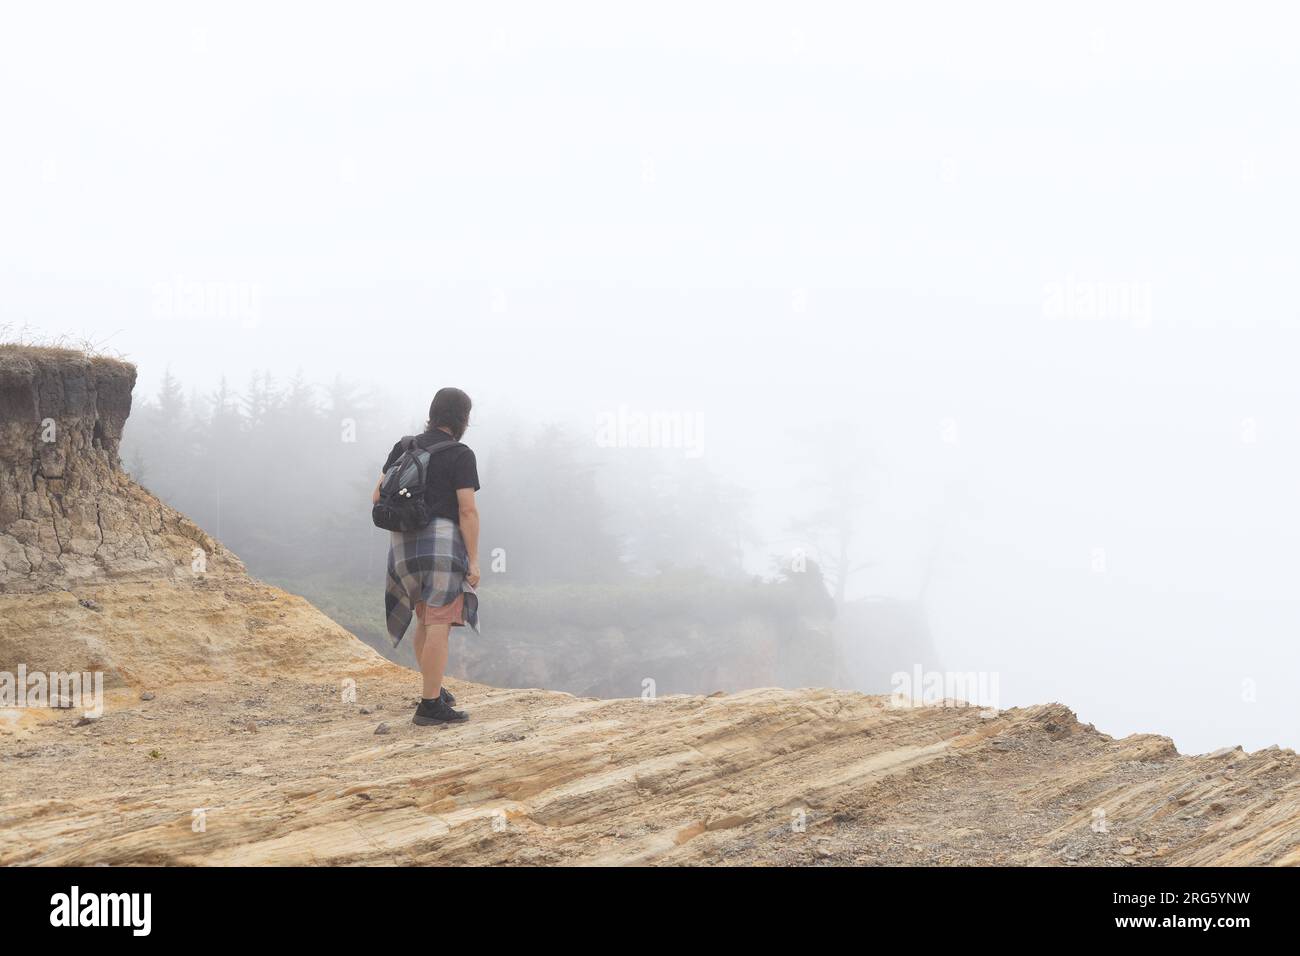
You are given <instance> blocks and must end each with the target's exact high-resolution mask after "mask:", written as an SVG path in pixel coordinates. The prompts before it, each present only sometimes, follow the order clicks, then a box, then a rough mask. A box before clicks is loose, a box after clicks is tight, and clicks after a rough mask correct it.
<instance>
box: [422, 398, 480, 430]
mask: <svg viewBox="0 0 1300 956" xmlns="http://www.w3.org/2000/svg"><path fill="white" fill-rule="evenodd" d="M473 407H474V403H473V402H471V401H470V400H469V396H468V395H466V394H465V393H464V392H462V391H461V390H460V389H458V388H440V389H438V394H436V395H434V396H433V401H432V402H430V403H429V420H428V422H426V423H425V426H424V430H425V431H427V432H431V431H433V430H434V429H435V428H446V429H447V430H449V431H450V432H451V437H452V438H454V439H456V440H457V441H460V436H462V435H464V434H465V429H467V428H469V410H470V409H471V408H473Z"/></svg>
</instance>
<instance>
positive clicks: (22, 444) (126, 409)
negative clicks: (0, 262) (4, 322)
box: [0, 346, 242, 593]
mask: <svg viewBox="0 0 1300 956" xmlns="http://www.w3.org/2000/svg"><path fill="white" fill-rule="evenodd" d="M134 384H135V367H134V366H132V365H130V364H128V363H126V362H120V361H117V360H115V359H111V358H103V357H90V356H87V355H84V354H81V353H79V352H74V351H69V350H64V349H50V348H30V347H18V346H0V591H4V592H9V593H13V592H23V591H27V592H30V591H40V590H49V589H61V588H67V587H69V586H72V585H75V584H77V583H78V582H90V581H95V580H102V579H105V578H107V577H114V576H116V577H121V576H127V575H132V574H141V573H146V574H152V575H159V576H166V577H172V576H179V575H192V574H194V573H196V572H201V573H211V574H218V575H220V574H223V573H227V572H232V571H233V572H236V573H238V572H242V565H240V563H239V561H238V560H237V559H236V558H235V557H234V556H233V555H232V554H231V553H230V552H229V551H227V550H226V549H225V548H223V547H222V546H221V545H220V543H218V542H217V541H215V540H214V539H212V538H211V537H210V536H208V535H207V534H205V533H204V532H203V531H202V530H201V529H199V528H198V527H197V526H196V525H195V524H194V523H193V522H191V521H189V520H188V519H187V518H185V517H184V516H183V515H181V514H178V513H177V512H176V511H173V510H172V509H171V508H169V507H167V506H166V505H164V504H163V503H162V502H160V501H159V500H158V499H157V498H155V497H154V496H153V495H151V494H149V493H148V492H147V491H145V490H144V489H143V488H141V487H140V486H139V485H137V484H135V483H134V482H133V481H131V479H130V478H129V477H128V476H127V475H126V474H124V473H123V471H122V467H121V463H120V461H119V459H118V445H119V443H120V441H121V438H122V428H123V426H124V425H125V423H126V418H127V415H128V414H130V411H131V388H132V386H134Z"/></svg>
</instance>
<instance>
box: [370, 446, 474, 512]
mask: <svg viewBox="0 0 1300 956" xmlns="http://www.w3.org/2000/svg"><path fill="white" fill-rule="evenodd" d="M452 440H453V439H452V437H451V436H450V435H448V434H447V433H446V432H445V431H443V430H442V429H440V428H435V429H434V430H433V431H431V432H424V433H423V434H420V435H416V436H415V441H416V443H417V444H420V445H423V446H424V447H425V448H432V447H433V446H434V445H439V444H442V443H443V442H448V441H452ZM402 451H403V448H402V443H401V442H400V441H399V442H398V443H397V444H395V445H394V446H393V450H392V451H390V452H389V453H388V458H387V460H386V461H385V462H384V467H383V471H387V470H388V469H389V468H391V467H393V463H394V462H395V461H397V459H398V458H400V457H401V456H402ZM458 488H473V489H474V490H475V491H478V489H479V484H478V462H477V460H475V458H474V450H473V449H472V448H470V447H469V446H468V445H461V446H460V447H459V448H448V449H443V450H442V451H440V452H438V453H437V454H436V455H433V456H432V457H431V458H430V459H429V473H428V475H426V476H425V482H424V495H425V498H426V499H427V500H428V502H429V507H430V508H431V509H432V510H433V513H434V515H436V516H438V517H442V518H450V519H451V520H452V521H455V522H456V523H457V524H459V523H460V503H459V502H458V501H457V500H456V489H458Z"/></svg>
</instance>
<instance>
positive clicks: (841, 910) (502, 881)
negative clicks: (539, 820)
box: [0, 867, 1300, 948]
mask: <svg viewBox="0 0 1300 956" xmlns="http://www.w3.org/2000/svg"><path fill="white" fill-rule="evenodd" d="M1297 889H1300V879H1298V878H1297V873H1296V871H1295V870H1285V869H1279V870H1266V869H1173V868H1165V869H1136V868H1133V869H1130V868H1098V869H1085V868H1077V869H1076V868H1071V869H976V868H970V869H966V868H960V869H942V870H941V869H848V868H829V867H826V868H810V869H732V868H693V869H667V868H664V869H635V870H634V869H616V870H601V871H599V872H597V871H593V870H584V869H548V870H540V869H446V868H436V867H433V868H427V869H404V868H385V869H378V868H376V869H361V868H356V869H349V868H334V869H274V868H268V869H150V868H138V869H118V868H100V867H97V868H89V869H76V868H60V869H45V868H31V869H19V868H13V869H6V870H0V913H3V918H4V926H5V930H6V940H7V941H8V942H9V943H17V942H18V941H19V940H22V939H26V938H29V937H31V936H37V937H42V938H43V939H42V941H45V939H48V940H49V941H51V942H53V941H55V940H56V939H57V937H60V936H63V937H67V938H68V939H69V940H70V941H74V942H75V943H76V944H78V945H84V944H86V943H90V944H92V945H97V944H98V943H100V942H112V943H115V944H121V943H126V944H127V945H131V944H132V943H145V944H147V942H148V941H152V940H159V941H166V942H177V941H182V940H183V941H185V942H187V943H190V944H193V943H196V942H201V943H202V944H204V945H205V946H206V945H213V944H216V945H220V944H221V943H224V942H230V943H248V942H250V941H254V940H256V939H258V938H259V937H261V938H262V939H263V941H267V940H266V938H265V936H264V934H266V933H267V932H268V931H270V932H273V933H275V934H276V935H279V934H280V933H284V934H288V935H289V937H290V938H292V939H293V940H294V941H295V942H303V943H312V942H322V943H327V944H330V945H339V944H344V943H347V942H348V941H350V940H355V941H357V942H366V943H368V944H370V945H374V944H375V943H376V942H382V944H383V945H384V946H386V947H387V946H391V945H392V944H393V943H395V942H396V943H398V944H401V943H406V942H409V943H410V944H412V945H417V946H419V945H425V946H428V945H434V946H435V948H438V947H441V946H443V945H448V944H450V943H451V942H454V941H455V940H457V939H458V938H460V937H461V936H462V934H466V933H473V934H474V938H475V939H476V940H477V941H478V942H479V943H480V944H489V945H490V943H489V941H488V940H486V939H485V938H484V932H485V931H486V932H488V933H491V932H492V931H494V930H496V931H500V930H507V929H509V928H511V927H515V928H518V929H523V930H526V927H528V926H531V927H532V930H531V931H532V932H535V931H536V930H537V929H541V928H544V927H550V928H551V929H553V930H554V929H560V928H562V929H563V931H564V933H565V934H566V935H568V934H571V933H573V932H575V931H581V930H582V929H584V928H587V927H589V928H590V929H592V930H593V931H598V932H599V935H597V936H595V937H592V938H593V939H599V940H603V941H605V942H608V943H615V941H616V940H617V938H618V937H617V935H613V936H611V935H608V934H609V933H610V932H611V931H613V932H615V933H617V929H618V926H619V925H622V926H624V927H625V928H626V929H627V931H628V932H630V933H632V934H633V937H636V936H638V935H640V934H642V933H646V934H649V936H648V937H647V941H649V940H653V939H658V940H660V941H662V942H668V941H670V940H680V939H681V936H680V935H679V933H680V930H681V929H684V927H680V926H677V924H680V923H681V922H682V921H683V920H689V922H690V923H691V929H690V937H691V939H692V941H693V943H694V944H696V945H698V944H699V943H700V942H703V941H706V940H709V939H710V938H716V939H717V940H719V942H722V943H726V944H729V945H733V946H734V945H735V943H736V942H738V941H739V940H742V939H746V938H757V939H759V940H762V941H765V942H768V943H770V942H772V940H771V939H770V938H769V937H770V934H771V932H772V931H773V930H774V929H778V930H779V929H780V928H781V926H782V924H784V923H788V922H789V921H792V920H793V921H798V926H797V929H798V931H799V932H800V933H801V934H802V935H803V936H804V938H805V941H807V940H808V939H809V937H810V936H811V937H814V938H815V937H820V936H822V935H826V936H828V937H830V936H842V935H843V934H844V932H845V931H846V929H848V931H850V932H852V933H854V934H866V936H867V937H869V938H871V939H873V940H879V939H882V938H884V939H888V938H893V937H897V938H898V939H900V940H901V941H907V942H911V943H914V944H915V943H924V942H925V941H927V940H929V941H932V942H940V941H941V939H943V938H952V937H951V936H950V934H957V936H956V938H959V939H964V940H966V941H968V942H970V943H977V942H979V941H980V940H984V941H987V942H990V943H1007V942H1018V941H1026V942H1033V941H1039V942H1041V941H1042V940H1043V939H1044V936H1043V934H1044V933H1048V934H1050V937H1049V938H1061V937H1065V938H1067V939H1071V940H1073V939H1076V938H1077V939H1093V938H1097V937H1106V938H1120V937H1123V936H1131V937H1133V938H1134V939H1135V940H1145V941H1148V942H1154V941H1160V940H1178V941H1179V942H1180V943H1182V942H1184V941H1186V940H1187V939H1189V938H1190V937H1193V936H1198V935H1199V936H1201V937H1204V938H1206V939H1210V940H1214V941H1216V942H1221V943H1224V944H1228V945H1231V944H1232V943H1233V942H1235V941H1238V940H1248V939H1252V938H1255V939H1258V938H1259V937H1254V936H1253V934H1256V933H1259V932H1261V931H1262V932H1264V933H1266V934H1270V935H1271V934H1272V933H1277V932H1279V931H1286V930H1292V931H1293V930H1294V929H1295V928H1296V924H1297V920H1296V916H1295V906H1294V903H1293V901H1294V899H1295V897H1296V891H1297ZM523 921H527V922H523ZM561 924H563V925H562V927H561ZM674 927H676V928H674ZM849 927H851V929H849ZM789 928H791V929H795V928H796V927H795V926H793V925H792V926H790V927H789ZM196 931H197V932H198V933H199V934H200V935H197V936H196V935H195V934H196ZM526 931H528V930H526ZM377 933H378V934H379V935H377ZM661 933H662V935H661ZM431 934H432V935H431ZM935 934H938V935H935ZM1243 934H1244V935H1243ZM864 938H866V937H864ZM435 941H436V942H435ZM537 942H538V943H540V942H541V941H540V940H538V941H537ZM554 942H555V939H554V937H552V938H551V943H554ZM551 943H548V944H547V945H548V946H549V945H551Z"/></svg>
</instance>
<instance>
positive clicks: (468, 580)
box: [371, 388, 479, 726]
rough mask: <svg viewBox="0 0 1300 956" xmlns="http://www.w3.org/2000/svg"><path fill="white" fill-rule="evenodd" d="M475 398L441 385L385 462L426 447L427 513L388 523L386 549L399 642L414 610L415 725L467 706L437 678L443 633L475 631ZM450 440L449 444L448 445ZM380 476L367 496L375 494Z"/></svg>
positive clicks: (447, 718)
mask: <svg viewBox="0 0 1300 956" xmlns="http://www.w3.org/2000/svg"><path fill="white" fill-rule="evenodd" d="M472 405H473V403H472V402H471V401H470V398H469V396H468V395H466V394H465V393H464V392H462V391H461V390H460V389H458V388H442V389H439V390H438V393H437V394H436V395H434V396H433V402H432V404H430V406H429V420H428V422H427V423H426V425H425V429H424V431H423V432H422V433H421V434H419V435H414V436H411V437H409V438H403V439H402V440H400V441H398V442H397V444H395V445H394V446H393V450H392V451H390V452H389V453H388V458H387V460H385V462H384V467H383V469H382V470H383V471H384V472H387V471H388V470H389V469H390V468H392V467H393V465H394V464H395V463H396V462H397V460H398V459H399V458H401V457H402V455H403V453H404V452H406V451H408V450H411V444H412V443H414V445H415V446H417V447H418V449H420V450H424V449H428V450H430V451H431V452H432V453H431V454H430V455H429V456H428V465H427V472H426V476H425V484H424V492H425V500H426V502H427V504H428V510H429V513H430V514H431V515H432V520H431V521H430V522H429V524H428V525H427V526H426V527H423V528H419V529H416V530H414V531H392V532H390V534H391V540H390V543H389V549H388V579H387V583H386V585H385V589H384V611H385V615H386V617H387V625H388V636H389V639H390V640H391V641H392V642H393V646H394V647H397V645H398V644H400V643H401V641H402V637H403V635H405V633H406V629H407V625H408V624H410V621H411V618H412V617H415V619H416V622H417V623H416V628H415V638H414V642H415V648H414V649H415V659H416V662H417V663H418V664H419V667H420V674H421V677H422V678H423V684H424V686H423V692H422V694H421V699H420V704H419V706H418V707H416V709H415V716H414V718H413V721H414V723H416V724H419V725H420V726H429V725H434V724H449V723H458V722H460V721H464V720H468V719H469V714H467V713H466V712H464V711H461V710H455V709H453V705H454V704H455V703H456V698H455V697H453V696H452V694H451V692H450V691H448V690H447V689H446V688H445V687H443V686H442V679H443V674H444V672H445V671H446V669H447V640H448V635H449V634H450V630H451V628H453V627H464V626H468V627H469V628H470V629H471V630H473V631H475V633H477V631H478V594H477V593H476V592H475V590H474V589H475V588H476V587H477V586H478V582H479V565H478V529H479V516H478V508H477V506H476V504H475V501H474V492H476V491H478V489H479V481H478V463H477V460H476V459H475V457H474V452H473V450H472V449H471V448H469V446H467V445H464V444H461V441H460V439H461V438H462V437H463V436H464V434H465V430H466V429H467V428H468V427H469V413H470V408H471V407H472ZM451 446H454V447H451ZM383 481H384V476H383V474H381V475H380V478H379V483H378V484H376V485H375V491H374V494H373V495H372V496H371V502H372V504H374V503H378V502H379V499H380V488H381V486H382V485H383Z"/></svg>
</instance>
